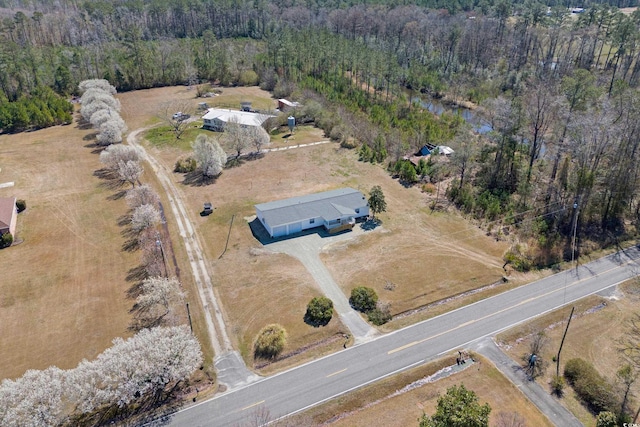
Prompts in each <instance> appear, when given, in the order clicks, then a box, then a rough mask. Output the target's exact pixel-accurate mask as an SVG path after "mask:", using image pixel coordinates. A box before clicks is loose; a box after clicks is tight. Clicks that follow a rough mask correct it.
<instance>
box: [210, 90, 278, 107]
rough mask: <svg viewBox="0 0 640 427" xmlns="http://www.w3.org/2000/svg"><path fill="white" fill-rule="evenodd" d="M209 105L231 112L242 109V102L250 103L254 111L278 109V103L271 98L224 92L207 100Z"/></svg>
mask: <svg viewBox="0 0 640 427" xmlns="http://www.w3.org/2000/svg"><path fill="white" fill-rule="evenodd" d="M206 102H207V104H209V107H212V108H226V109H230V110H238V109H240V103H241V102H250V103H251V108H253V109H254V110H263V111H272V110H274V109H275V108H276V101H275V100H274V99H271V98H264V97H261V96H256V95H248V94H235V93H234V94H232V95H231V94H227V93H225V91H224V90H223V91H222V95H220V96H216V97H213V98H206Z"/></svg>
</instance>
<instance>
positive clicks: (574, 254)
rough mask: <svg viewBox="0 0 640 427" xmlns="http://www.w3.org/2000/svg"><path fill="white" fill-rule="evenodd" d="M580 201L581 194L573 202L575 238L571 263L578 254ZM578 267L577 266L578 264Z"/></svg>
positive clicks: (572, 243) (572, 240) (572, 242)
mask: <svg viewBox="0 0 640 427" xmlns="http://www.w3.org/2000/svg"><path fill="white" fill-rule="evenodd" d="M579 202H580V196H578V198H577V199H576V201H575V202H574V203H573V238H572V239H571V264H572V265H573V260H574V259H575V256H576V234H577V230H578V215H580V210H579V209H578V207H579V205H578V203H579ZM576 268H577V266H576Z"/></svg>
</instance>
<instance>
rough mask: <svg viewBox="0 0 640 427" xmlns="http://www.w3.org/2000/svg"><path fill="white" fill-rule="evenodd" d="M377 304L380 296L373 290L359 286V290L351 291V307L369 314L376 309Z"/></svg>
mask: <svg viewBox="0 0 640 427" xmlns="http://www.w3.org/2000/svg"><path fill="white" fill-rule="evenodd" d="M377 302H378V295H377V294H376V291H374V290H373V289H371V288H367V287H365V286H358V287H357V288H353V289H352V290H351V297H349V304H351V307H353V308H354V309H356V310H358V311H361V312H363V313H368V312H369V311H371V310H373V309H375V308H376V304H377Z"/></svg>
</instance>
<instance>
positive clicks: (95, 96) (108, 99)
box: [80, 88, 120, 111]
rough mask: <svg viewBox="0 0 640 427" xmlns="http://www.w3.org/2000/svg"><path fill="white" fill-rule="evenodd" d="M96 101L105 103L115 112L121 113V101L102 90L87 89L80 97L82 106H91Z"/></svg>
mask: <svg viewBox="0 0 640 427" xmlns="http://www.w3.org/2000/svg"><path fill="white" fill-rule="evenodd" d="M96 101H100V102H104V103H105V104H107V105H108V106H109V107H111V108H112V109H113V110H115V111H120V101H118V100H117V99H116V98H114V97H113V95H112V94H111V93H109V92H105V91H104V90H102V89H100V88H90V89H87V90H86V91H85V92H84V93H83V94H82V96H81V97H80V102H81V103H82V105H89V104H92V103H94V102H96Z"/></svg>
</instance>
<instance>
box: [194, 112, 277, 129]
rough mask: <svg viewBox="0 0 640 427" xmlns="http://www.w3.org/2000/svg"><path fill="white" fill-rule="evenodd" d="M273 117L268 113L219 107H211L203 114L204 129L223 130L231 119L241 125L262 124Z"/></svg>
mask: <svg viewBox="0 0 640 427" xmlns="http://www.w3.org/2000/svg"><path fill="white" fill-rule="evenodd" d="M270 117H273V116H270V115H268V114H259V113H250V112H248V111H237V110H223V109H219V108H209V110H208V111H207V114H205V115H204V116H202V119H203V120H204V123H203V125H202V127H203V128H204V129H209V130H214V131H217V132H223V131H224V126H225V124H227V123H229V122H230V121H231V120H236V121H237V122H238V123H239V124H240V126H242V127H249V126H262V124H263V123H264V122H265V121H267V119H268V118H270Z"/></svg>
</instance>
